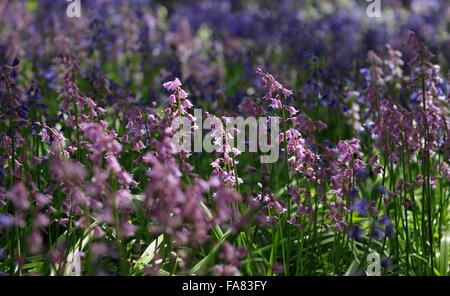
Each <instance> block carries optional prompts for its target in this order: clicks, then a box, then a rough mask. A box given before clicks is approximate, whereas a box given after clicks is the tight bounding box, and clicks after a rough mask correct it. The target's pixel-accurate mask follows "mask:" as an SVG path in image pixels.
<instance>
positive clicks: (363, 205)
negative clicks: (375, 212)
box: [352, 198, 368, 217]
mask: <svg viewBox="0 0 450 296" xmlns="http://www.w3.org/2000/svg"><path fill="white" fill-rule="evenodd" d="M367 208H368V203H367V200H366V199H365V198H363V199H360V200H358V201H356V202H355V203H354V204H353V206H352V211H354V212H358V213H359V214H360V215H361V216H363V217H367Z"/></svg>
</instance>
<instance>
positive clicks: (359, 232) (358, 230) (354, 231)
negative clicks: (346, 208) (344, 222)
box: [349, 225, 364, 242]
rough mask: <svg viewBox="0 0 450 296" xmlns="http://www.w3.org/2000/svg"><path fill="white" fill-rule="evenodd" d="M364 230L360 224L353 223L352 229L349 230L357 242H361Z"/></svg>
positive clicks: (351, 236)
mask: <svg viewBox="0 0 450 296" xmlns="http://www.w3.org/2000/svg"><path fill="white" fill-rule="evenodd" d="M363 233H364V232H363V230H362V229H361V227H359V226H358V225H353V227H352V229H351V230H350V231H349V236H350V238H352V239H354V240H355V241H357V242H360V241H361V239H362V236H363Z"/></svg>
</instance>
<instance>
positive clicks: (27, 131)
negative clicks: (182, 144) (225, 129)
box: [0, 0, 450, 276]
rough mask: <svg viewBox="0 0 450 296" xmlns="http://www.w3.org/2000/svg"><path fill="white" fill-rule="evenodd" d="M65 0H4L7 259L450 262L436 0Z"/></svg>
mask: <svg viewBox="0 0 450 296" xmlns="http://www.w3.org/2000/svg"><path fill="white" fill-rule="evenodd" d="M68 4H69V2H66V1H53V0H34V1H31V0H30V1H10V0H3V1H0V15H1V19H0V97H1V106H0V108H1V114H0V143H1V145H0V273H1V274H4V275H328V276H329V275H335V276H342V275H366V274H368V273H369V271H370V268H371V266H370V265H371V264H372V261H370V260H367V259H368V258H369V257H370V256H371V255H373V254H375V255H376V256H375V259H377V258H378V257H377V256H379V266H380V273H381V275H449V257H450V254H449V252H450V222H449V219H450V217H449V215H448V214H449V210H450V204H449V197H450V186H449V185H450V182H449V181H450V162H449V159H450V150H449V147H450V137H449V136H450V133H449V120H450V113H449V103H450V97H449V94H448V90H449V84H448V79H449V78H450V76H449V58H450V56H449V55H450V36H449V25H450V7H449V5H448V2H447V1H445V0H429V1H425V0H409V1H401V0H392V1H391V0H383V1H382V8H381V9H382V10H381V17H379V18H370V17H369V16H368V15H367V13H366V8H367V5H368V4H370V3H366V2H365V1H352V0H340V1H331V0H322V1H294V0H286V1H256V0H245V1H238V0H225V1H184V0H183V1H153V0H148V1H144V0H128V1H123V0H114V1H93V0H92V1H88V0H86V1H85V0H83V1H81V17H79V18H78V17H75V18H70V17H68V15H67V13H66V8H67V5H68ZM194 108H196V109H202V113H203V114H202V115H203V118H210V117H215V118H217V119H219V120H221V121H226V118H225V117H239V116H242V117H244V118H246V117H249V116H253V117H255V118H259V117H267V118H268V119H267V120H269V119H270V120H272V119H276V121H277V122H279V126H280V132H279V135H277V137H276V138H277V139H278V140H279V143H280V145H279V159H278V160H277V161H276V162H275V163H262V162H261V161H260V156H262V155H264V153H263V152H257V153H255V152H250V151H249V149H248V146H249V145H248V140H249V139H248V138H245V140H244V141H245V144H246V146H245V147H246V148H247V149H245V150H243V151H241V150H239V149H237V148H236V147H234V146H235V145H233V143H229V142H225V144H223V146H224V147H223V148H224V149H222V150H221V151H218V152H213V153H208V152H205V151H203V152H192V153H187V152H185V151H179V150H177V149H175V147H174V146H175V145H174V143H173V141H172V137H173V136H174V134H175V133H176V132H178V131H177V130H176V129H174V128H173V127H172V124H171V123H172V120H173V119H174V118H176V117H181V116H185V117H187V118H188V119H189V120H191V121H192V122H193V127H192V132H193V131H194V130H195V128H196V126H195V125H194V123H196V118H195V117H194V114H193V110H194ZM233 131H234V134H235V135H236V134H239V133H242V132H244V133H245V130H244V131H242V130H238V129H237V128H236V129H235V130H233ZM205 133H206V131H205ZM214 137H215V140H222V139H223V137H224V133H215V134H214ZM235 138H236V139H239V138H238V137H233V140H234V139H235ZM178 151H179V152H178ZM377 254H378V255H377ZM375 263H376V262H375ZM372 267H373V266H372ZM368 270H369V271H368ZM375 270H376V268H375Z"/></svg>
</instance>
